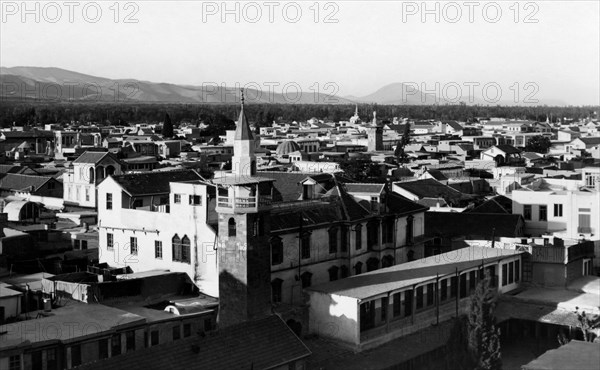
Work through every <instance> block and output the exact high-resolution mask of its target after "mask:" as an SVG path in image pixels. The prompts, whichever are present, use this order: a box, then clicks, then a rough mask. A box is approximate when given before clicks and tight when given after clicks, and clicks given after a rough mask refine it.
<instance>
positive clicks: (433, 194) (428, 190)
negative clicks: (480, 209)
mask: <svg viewBox="0 0 600 370" xmlns="http://www.w3.org/2000/svg"><path fill="white" fill-rule="evenodd" d="M394 185H396V186H399V187H401V188H402V189H404V190H406V191H408V192H410V193H411V194H414V195H415V196H417V197H419V198H440V197H441V198H444V199H445V200H446V202H449V203H454V202H459V201H462V200H468V199H471V198H472V197H471V196H470V195H468V194H463V193H461V192H459V191H458V190H456V189H453V188H452V187H450V186H447V185H444V184H442V183H441V182H439V181H437V180H434V179H423V180H416V181H406V182H397V183H395V184H394Z"/></svg>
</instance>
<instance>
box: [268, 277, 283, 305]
mask: <svg viewBox="0 0 600 370" xmlns="http://www.w3.org/2000/svg"><path fill="white" fill-rule="evenodd" d="M282 285H283V280H281V279H279V278H277V279H273V281H271V301H272V303H279V302H281V286H282Z"/></svg>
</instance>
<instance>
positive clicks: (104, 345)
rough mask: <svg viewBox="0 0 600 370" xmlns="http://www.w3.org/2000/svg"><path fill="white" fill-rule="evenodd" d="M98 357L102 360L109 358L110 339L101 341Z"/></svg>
mask: <svg viewBox="0 0 600 370" xmlns="http://www.w3.org/2000/svg"><path fill="white" fill-rule="evenodd" d="M98 357H100V359H101V360H102V359H105V358H108V339H100V341H99V342H98Z"/></svg>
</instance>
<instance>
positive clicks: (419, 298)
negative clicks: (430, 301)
mask: <svg viewBox="0 0 600 370" xmlns="http://www.w3.org/2000/svg"><path fill="white" fill-rule="evenodd" d="M419 308H423V287H422V286H420V287H417V309H419Z"/></svg>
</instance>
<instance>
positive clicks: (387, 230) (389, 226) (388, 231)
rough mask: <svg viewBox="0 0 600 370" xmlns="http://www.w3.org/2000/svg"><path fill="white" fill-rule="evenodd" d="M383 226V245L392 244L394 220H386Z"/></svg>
mask: <svg viewBox="0 0 600 370" xmlns="http://www.w3.org/2000/svg"><path fill="white" fill-rule="evenodd" d="M383 225H384V232H383V238H384V240H383V241H384V243H393V242H394V231H395V226H396V220H394V219H393V218H391V217H390V218H388V219H387V220H386V222H385V223H384V224H383Z"/></svg>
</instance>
